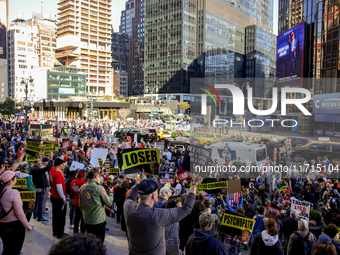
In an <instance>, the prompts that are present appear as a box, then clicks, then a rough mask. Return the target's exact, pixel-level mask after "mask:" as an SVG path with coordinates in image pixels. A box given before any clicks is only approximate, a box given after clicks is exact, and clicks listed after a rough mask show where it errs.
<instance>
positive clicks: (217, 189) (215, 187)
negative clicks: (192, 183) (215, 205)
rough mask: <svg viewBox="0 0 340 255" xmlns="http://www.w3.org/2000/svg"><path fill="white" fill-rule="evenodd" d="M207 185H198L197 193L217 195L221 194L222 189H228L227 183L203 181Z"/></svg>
mask: <svg viewBox="0 0 340 255" xmlns="http://www.w3.org/2000/svg"><path fill="white" fill-rule="evenodd" d="M203 182H205V183H201V184H199V185H197V188H196V193H197V194H198V193H199V191H200V190H204V191H206V192H207V193H209V194H217V193H221V189H222V188H228V182H227V181H220V182H216V181H210V180H209V179H205V180H203Z"/></svg>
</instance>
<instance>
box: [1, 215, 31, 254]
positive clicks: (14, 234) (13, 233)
mask: <svg viewBox="0 0 340 255" xmlns="http://www.w3.org/2000/svg"><path fill="white" fill-rule="evenodd" d="M25 233H26V229H25V227H24V226H23V225H22V223H21V222H20V221H19V220H17V221H12V222H6V223H0V237H1V239H2V244H3V252H2V255H19V254H20V252H21V249H22V246H23V244H24V241H25Z"/></svg>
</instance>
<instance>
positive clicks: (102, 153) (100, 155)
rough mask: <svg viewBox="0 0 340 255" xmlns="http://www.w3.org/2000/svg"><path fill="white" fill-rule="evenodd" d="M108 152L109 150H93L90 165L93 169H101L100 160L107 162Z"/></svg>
mask: <svg viewBox="0 0 340 255" xmlns="http://www.w3.org/2000/svg"><path fill="white" fill-rule="evenodd" d="M108 151H109V149H99V148H93V151H92V156H91V159H90V164H91V165H92V166H93V167H101V166H100V164H99V161H98V160H99V159H101V160H102V161H105V159H106V157H107V153H108Z"/></svg>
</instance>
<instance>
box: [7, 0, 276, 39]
mask: <svg viewBox="0 0 340 255" xmlns="http://www.w3.org/2000/svg"><path fill="white" fill-rule="evenodd" d="M8 1H9V20H10V21H12V20H13V19H14V17H15V15H16V13H17V12H22V13H23V14H24V19H29V18H30V17H31V15H32V12H40V11H41V0H8ZM278 1H279V0H274V34H276V35H277V26H278V18H277V17H278ZM57 3H58V0H44V2H43V12H44V17H45V15H48V14H51V13H52V14H57ZM111 3H112V17H111V20H112V25H113V29H114V31H115V32H118V31H119V24H120V14H121V11H122V10H123V9H124V8H125V0H112V2H111ZM47 17H48V16H47Z"/></svg>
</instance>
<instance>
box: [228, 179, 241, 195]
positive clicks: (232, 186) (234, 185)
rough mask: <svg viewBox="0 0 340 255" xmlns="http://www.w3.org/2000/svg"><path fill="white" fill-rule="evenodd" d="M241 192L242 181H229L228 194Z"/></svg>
mask: <svg viewBox="0 0 340 255" xmlns="http://www.w3.org/2000/svg"><path fill="white" fill-rule="evenodd" d="M237 192H241V179H237V180H229V181H228V193H229V194H233V193H237Z"/></svg>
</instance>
